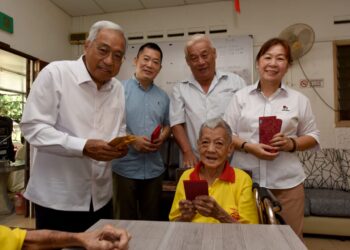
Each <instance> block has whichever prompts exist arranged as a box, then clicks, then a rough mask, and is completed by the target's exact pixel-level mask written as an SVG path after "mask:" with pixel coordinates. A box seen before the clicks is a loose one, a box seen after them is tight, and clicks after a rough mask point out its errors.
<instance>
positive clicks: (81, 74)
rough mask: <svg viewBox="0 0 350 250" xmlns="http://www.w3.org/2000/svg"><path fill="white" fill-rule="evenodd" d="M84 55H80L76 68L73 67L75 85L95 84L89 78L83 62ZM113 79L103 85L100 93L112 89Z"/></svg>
mask: <svg viewBox="0 0 350 250" xmlns="http://www.w3.org/2000/svg"><path fill="white" fill-rule="evenodd" d="M83 57H84V55H82V56H81V57H80V58H79V59H78V60H77V67H73V68H72V71H74V74H75V75H76V76H77V84H78V85H80V84H83V83H89V82H91V83H93V84H95V82H94V80H93V79H92V78H91V76H90V73H89V71H88V69H87V67H86V65H85V63H84V60H83ZM112 82H113V78H112V79H111V80H109V81H108V82H106V83H105V84H103V86H102V87H101V89H100V91H110V90H112V88H113V84H112Z"/></svg>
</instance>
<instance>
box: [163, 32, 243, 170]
mask: <svg viewBox="0 0 350 250" xmlns="http://www.w3.org/2000/svg"><path fill="white" fill-rule="evenodd" d="M185 58H186V62H187V65H188V66H189V67H190V69H191V72H192V77H190V79H188V80H186V81H183V82H180V83H179V84H177V85H175V86H174V89H173V91H172V95H171V96H170V125H171V127H172V132H173V134H174V136H175V139H176V141H177V143H178V145H179V147H180V150H181V152H182V158H183V159H182V165H183V166H186V167H192V166H194V165H195V164H196V163H197V162H198V159H199V154H198V151H197V149H196V147H197V139H198V133H199V129H200V126H201V124H202V123H203V122H205V121H207V120H209V119H212V118H216V117H221V116H222V115H223V114H224V112H225V108H226V107H227V105H228V103H229V101H230V100H231V97H232V96H233V95H234V93H235V92H236V91H237V90H238V89H240V88H242V87H244V86H245V85H246V83H245V82H244V80H243V79H242V78H241V77H239V76H238V75H236V74H234V73H228V72H221V71H219V70H217V69H216V49H215V48H214V46H213V44H212V42H211V40H210V39H209V37H208V36H206V35H203V34H197V35H194V36H192V37H191V38H190V39H189V40H188V41H187V43H186V45H185Z"/></svg>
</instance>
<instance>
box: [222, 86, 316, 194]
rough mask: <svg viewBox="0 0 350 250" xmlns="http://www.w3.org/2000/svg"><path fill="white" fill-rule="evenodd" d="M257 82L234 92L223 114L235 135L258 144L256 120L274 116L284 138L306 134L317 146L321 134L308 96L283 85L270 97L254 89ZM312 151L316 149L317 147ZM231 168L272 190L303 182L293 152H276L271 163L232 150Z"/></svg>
mask: <svg viewBox="0 0 350 250" xmlns="http://www.w3.org/2000/svg"><path fill="white" fill-rule="evenodd" d="M258 83H259V81H258V82H256V83H255V84H254V85H250V86H248V87H246V88H244V89H242V90H240V91H238V92H237V93H236V95H235V96H234V97H233V99H232V101H231V102H230V104H229V105H228V108H227V109H226V112H225V114H224V120H225V121H226V122H227V123H228V124H229V125H230V126H231V128H232V132H233V134H234V135H237V136H239V137H240V138H242V139H243V140H245V141H247V142H250V143H259V117H260V116H277V118H279V119H282V128H281V132H283V133H284V134H285V135H286V136H290V137H297V136H302V135H309V136H312V137H313V138H315V140H316V141H317V142H318V143H319V136H320V131H319V130H318V129H317V128H316V123H315V117H314V115H313V113H312V110H311V105H310V102H309V100H308V98H307V97H305V96H304V95H303V94H301V93H300V92H298V91H296V90H293V89H291V88H289V87H287V86H286V85H285V84H284V83H282V85H281V88H279V89H278V90H277V91H276V92H275V93H274V94H273V95H272V96H270V97H269V98H266V97H264V95H263V94H262V93H261V92H260V90H258V89H257V87H258ZM313 149H314V150H317V149H319V144H317V145H316V146H315V147H314V148H313ZM231 165H232V166H236V167H238V168H242V169H245V170H250V171H252V174H253V180H254V182H258V183H259V184H260V186H262V187H267V188H272V189H287V188H292V187H295V186H296V185H298V184H300V183H302V182H303V181H304V179H305V173H304V170H303V168H302V165H301V163H300V161H299V158H298V157H297V155H296V153H289V152H282V151H281V152H279V155H278V156H277V158H275V159H274V160H272V161H267V160H260V159H259V158H257V157H255V156H254V155H252V154H247V153H245V152H242V151H238V150H237V151H235V152H234V154H233V158H232V161H231Z"/></svg>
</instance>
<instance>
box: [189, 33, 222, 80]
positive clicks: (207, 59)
mask: <svg viewBox="0 0 350 250" xmlns="http://www.w3.org/2000/svg"><path fill="white" fill-rule="evenodd" d="M187 52H188V55H187V57H186V62H187V64H188V66H189V67H190V69H191V71H192V74H193V76H194V78H195V79H196V80H197V81H198V82H199V83H201V82H203V81H208V80H212V79H213V77H214V75H215V60H216V50H215V49H214V48H211V47H210V44H209V43H208V42H207V41H205V40H204V41H202V40H200V41H198V42H196V43H194V44H193V45H192V46H191V47H189V48H188V49H187Z"/></svg>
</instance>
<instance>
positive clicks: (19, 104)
mask: <svg viewBox="0 0 350 250" xmlns="http://www.w3.org/2000/svg"><path fill="white" fill-rule="evenodd" d="M23 98H24V96H23V95H21V94H11V95H6V94H1V93H0V115H2V116H8V117H10V118H11V119H12V120H14V121H16V122H17V123H19V122H20V120H21V117H22V112H23V103H24V100H23Z"/></svg>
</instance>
